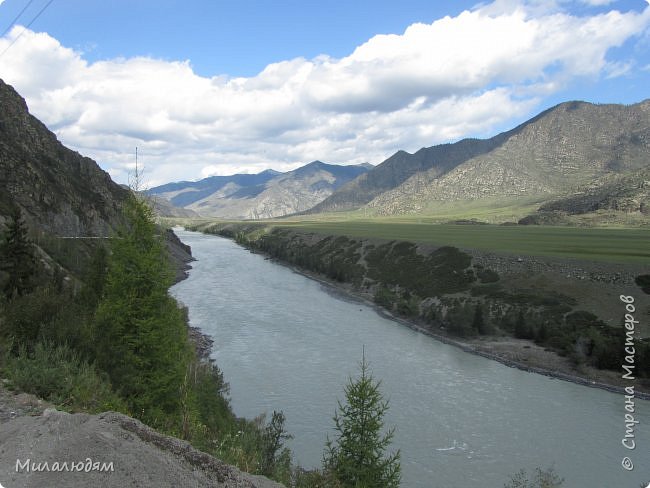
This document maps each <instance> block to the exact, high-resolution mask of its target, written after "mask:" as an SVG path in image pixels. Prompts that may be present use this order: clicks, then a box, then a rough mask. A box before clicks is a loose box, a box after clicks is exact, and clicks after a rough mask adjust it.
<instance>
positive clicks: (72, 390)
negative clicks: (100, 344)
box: [4, 342, 126, 413]
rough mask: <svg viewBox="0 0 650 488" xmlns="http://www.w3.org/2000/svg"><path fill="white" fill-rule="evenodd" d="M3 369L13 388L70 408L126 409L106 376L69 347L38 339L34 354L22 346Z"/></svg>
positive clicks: (84, 409)
mask: <svg viewBox="0 0 650 488" xmlns="http://www.w3.org/2000/svg"><path fill="white" fill-rule="evenodd" d="M4 372H5V374H6V375H7V377H8V378H9V380H10V381H11V384H12V385H13V387H15V388H18V389H20V390H22V391H25V392H27V393H33V394H34V395H37V396H39V397H41V398H43V399H45V400H47V401H49V402H52V403H54V404H55V405H57V406H60V407H63V408H65V409H66V410H70V411H84V412H90V413H96V412H102V411H106V410H118V411H123V412H124V411H126V408H125V405H124V402H123V401H122V400H121V399H120V398H119V397H118V396H117V395H116V394H115V393H114V392H113V391H112V389H111V385H110V383H109V382H108V380H107V378H106V377H105V376H103V375H101V374H100V373H98V372H97V370H96V369H95V368H94V367H93V366H92V365H90V364H88V363H87V362H85V361H83V360H81V359H80V358H79V355H78V354H77V353H76V352H75V351H73V350H71V349H70V348H68V347H67V346H56V345H54V344H53V343H51V342H39V343H37V344H36V345H35V347H34V351H33V352H32V353H29V352H27V349H26V348H25V347H22V348H21V349H20V351H19V353H18V355H17V356H15V357H9V358H7V360H6V365H5V368H4Z"/></svg>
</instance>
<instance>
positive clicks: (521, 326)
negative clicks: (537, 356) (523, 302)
mask: <svg viewBox="0 0 650 488" xmlns="http://www.w3.org/2000/svg"><path fill="white" fill-rule="evenodd" d="M515 337H516V338H517V339H533V338H534V337H535V332H534V331H533V328H532V327H531V326H530V324H529V323H528V322H527V321H526V317H524V313H523V312H522V311H519V315H517V322H515Z"/></svg>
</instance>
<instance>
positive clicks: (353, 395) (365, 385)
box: [323, 355, 400, 488]
mask: <svg viewBox="0 0 650 488" xmlns="http://www.w3.org/2000/svg"><path fill="white" fill-rule="evenodd" d="M360 366H361V375H360V377H359V378H357V379H356V380H353V379H352V378H350V379H349V382H348V384H347V386H346V387H345V397H346V403H345V405H343V404H341V402H339V408H338V411H337V412H336V414H335V416H334V423H335V429H336V431H337V439H336V441H335V443H332V442H331V441H330V440H329V439H328V441H327V445H326V449H325V455H324V457H323V465H324V469H325V471H326V472H328V473H329V475H330V476H332V477H333V478H334V479H335V482H337V483H340V484H341V486H344V487H354V488H392V487H397V486H399V482H400V462H399V458H400V452H399V451H397V452H395V453H391V454H389V455H385V451H386V449H387V448H388V447H389V445H390V443H391V441H392V439H393V434H394V429H390V430H389V431H388V432H387V433H385V434H383V435H382V429H383V427H384V421H383V418H384V415H385V414H386V411H387V410H388V402H387V401H385V400H384V399H383V397H382V394H381V392H380V390H379V388H380V382H376V381H375V380H374V379H373V377H372V375H371V374H370V372H369V368H368V363H367V362H366V360H365V355H364V357H363V360H362V362H361V365H360Z"/></svg>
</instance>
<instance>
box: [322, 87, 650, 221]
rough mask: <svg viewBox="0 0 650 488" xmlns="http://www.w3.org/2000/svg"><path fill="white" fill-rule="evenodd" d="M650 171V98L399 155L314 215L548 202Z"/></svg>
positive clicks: (568, 110)
mask: <svg viewBox="0 0 650 488" xmlns="http://www.w3.org/2000/svg"><path fill="white" fill-rule="evenodd" d="M649 165H650V100H646V101H644V102H641V103H638V104H635V105H629V106H626V105H594V104H590V103H585V102H567V103H563V104H560V105H558V106H556V107H553V108H551V109H549V110H547V111H545V112H542V113H541V114H539V115H537V116H536V117H534V118H533V119H531V120H529V121H527V122H525V123H523V124H521V125H520V126H518V127H516V128H515V129H512V130H510V131H508V132H504V133H502V134H499V135H497V136H495V137H493V138H491V139H488V140H469V139H466V140H462V141H459V142H457V143H455V144H451V145H441V146H434V147H431V148H427V149H421V150H420V151H418V152H417V153H415V154H413V155H411V154H408V153H404V152H399V153H397V154H395V155H394V156H392V157H391V158H389V159H387V160H386V161H384V162H383V163H381V164H380V165H378V166H377V167H376V168H375V169H373V170H372V171H370V172H369V173H367V174H366V175H363V176H361V177H359V178H357V179H356V180H354V181H352V182H350V183H349V184H348V185H346V186H345V187H343V188H341V189H340V190H339V191H337V192H335V193H334V194H332V195H331V196H330V197H329V198H328V199H326V200H325V201H323V202H322V203H321V204H320V205H318V206H316V207H314V209H312V211H328V210H349V209H354V208H359V207H361V206H362V205H364V204H367V206H368V207H370V208H372V209H373V210H374V212H375V213H377V214H382V215H391V214H405V213H426V212H428V211H432V210H435V207H436V205H438V204H439V203H440V202H450V201H469V200H481V199H484V198H499V199H504V198H510V199H515V200H516V199H519V198H522V197H524V198H531V197H538V198H539V200H540V201H544V200H547V201H548V200H555V199H558V198H560V197H568V196H571V195H572V194H574V193H576V192H584V191H586V190H585V188H586V187H587V186H588V185H589V184H591V183H592V182H594V181H601V182H604V181H607V180H609V179H611V178H613V177H615V176H617V175H621V176H622V175H626V174H631V173H633V172H635V171H640V170H642V169H644V168H647V167H648V166H649ZM603 188H605V187H603Z"/></svg>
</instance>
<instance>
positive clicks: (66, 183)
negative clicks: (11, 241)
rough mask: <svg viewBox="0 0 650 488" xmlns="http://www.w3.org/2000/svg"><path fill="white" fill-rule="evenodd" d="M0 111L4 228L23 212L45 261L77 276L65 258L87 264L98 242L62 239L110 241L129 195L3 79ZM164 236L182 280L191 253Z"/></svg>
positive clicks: (0, 214) (1, 217) (0, 193)
mask: <svg viewBox="0 0 650 488" xmlns="http://www.w3.org/2000/svg"><path fill="white" fill-rule="evenodd" d="M0 108H1V109H0V228H1V227H2V226H3V224H4V222H5V221H6V219H7V217H8V216H9V215H10V214H11V210H12V208H14V207H15V206H17V207H19V208H20V209H21V213H22V216H23V218H24V219H25V221H26V222H27V224H28V227H29V230H30V234H31V238H32V239H33V240H34V242H35V244H36V245H37V246H38V247H39V249H40V252H41V257H42V258H43V259H44V260H46V261H48V262H49V263H50V265H52V264H53V263H56V266H58V267H61V268H64V269H66V270H67V271H68V272H71V271H74V270H72V269H71V267H70V266H69V263H68V262H66V261H65V260H62V259H61V257H62V256H63V255H71V254H74V255H75V258H74V260H75V261H79V259H81V260H83V257H84V256H85V257H88V256H89V255H90V254H91V252H92V248H93V246H94V245H95V244H96V241H94V240H93V239H62V238H63V237H65V238H79V237H90V238H97V237H108V236H110V235H111V233H112V232H113V231H114V230H115V229H117V227H118V226H119V225H120V224H121V223H122V211H121V207H122V203H123V202H124V200H125V199H126V198H127V196H128V193H129V191H128V190H127V189H126V188H124V187H122V186H120V185H118V184H117V183H115V182H114V181H113V180H111V178H110V176H109V175H108V173H106V172H105V171H103V170H102V169H101V168H100V167H99V166H98V165H97V163H96V162H95V161H93V160H92V159H90V158H87V157H84V156H82V155H81V154H79V153H77V152H75V151H72V150H70V149H68V148H67V147H65V146H64V145H63V144H61V143H60V142H59V141H58V140H57V138H56V136H55V135H54V134H53V133H52V132H50V131H49V130H48V128H47V127H46V126H45V125H44V124H43V123H41V122H40V121H39V120H38V119H37V118H36V117H34V116H32V115H31V114H30V113H29V110H28V108H27V104H26V103H25V100H23V99H22V98H21V97H20V95H19V94H18V93H17V92H16V91H15V90H14V89H13V88H12V87H11V86H9V85H7V84H5V83H4V82H3V81H2V80H0ZM165 235H166V245H167V248H168V250H169V252H170V255H171V257H172V261H173V263H174V264H175V266H176V270H177V275H178V276H177V278H179V279H180V278H181V277H182V276H183V270H184V269H185V268H186V263H187V262H188V261H190V260H191V254H190V250H189V248H188V247H187V246H184V245H183V244H182V243H181V242H180V241H178V239H177V238H175V236H174V235H173V234H172V233H166V234H165ZM67 261H71V260H70V259H68V260H67ZM73 274H74V273H73Z"/></svg>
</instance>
